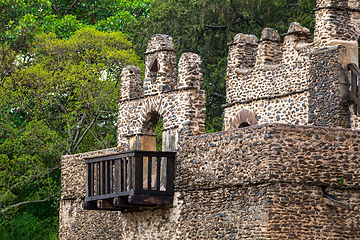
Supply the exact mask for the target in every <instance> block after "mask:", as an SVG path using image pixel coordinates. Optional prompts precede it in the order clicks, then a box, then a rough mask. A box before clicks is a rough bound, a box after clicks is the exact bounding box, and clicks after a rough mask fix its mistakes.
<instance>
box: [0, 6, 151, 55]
mask: <svg viewBox="0 0 360 240" xmlns="http://www.w3.org/2000/svg"><path fill="white" fill-rule="evenodd" d="M151 2H152V0H111V1H110V0H103V1H96V0H33V1H28V0H0V21H1V25H0V40H1V42H6V43H7V44H8V45H9V46H10V47H11V48H12V49H14V50H16V51H17V52H19V51H22V52H24V51H25V52H26V50H27V47H28V46H29V44H30V43H31V42H32V40H33V39H34V36H35V35H37V34H39V33H55V34H56V36H57V37H58V38H69V37H70V36H72V35H73V34H74V33H75V32H76V31H77V30H79V29H81V28H83V27H84V26H94V27H96V28H97V29H98V30H102V31H121V30H123V28H124V25H126V24H128V23H129V22H131V21H135V20H137V19H141V18H144V17H145V16H146V15H147V12H148V10H149V7H150V4H151Z"/></svg>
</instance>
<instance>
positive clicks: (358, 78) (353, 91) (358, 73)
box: [348, 63, 360, 114]
mask: <svg viewBox="0 0 360 240" xmlns="http://www.w3.org/2000/svg"><path fill="white" fill-rule="evenodd" d="M348 68H349V71H350V72H351V80H350V91H349V96H350V98H351V100H353V101H354V113H355V114H360V99H359V98H360V69H359V68H358V67H357V66H356V65H355V64H354V63H349V64H348Z"/></svg>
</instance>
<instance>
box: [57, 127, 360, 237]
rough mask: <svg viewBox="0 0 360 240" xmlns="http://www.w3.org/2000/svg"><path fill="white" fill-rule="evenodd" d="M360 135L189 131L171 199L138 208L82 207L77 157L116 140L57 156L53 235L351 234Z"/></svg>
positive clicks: (355, 231) (359, 191)
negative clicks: (165, 204)
mask: <svg viewBox="0 0 360 240" xmlns="http://www.w3.org/2000/svg"><path fill="white" fill-rule="evenodd" d="M358 136H359V133H358V132H354V131H352V130H344V129H339V128H338V129H334V128H325V127H310V126H309V127H305V126H290V125H281V124H273V125H267V124H266V125H258V126H252V127H248V128H242V129H238V130H235V131H227V132H219V133H213V134H206V135H198V136H190V137H186V138H184V139H182V140H180V141H179V150H178V157H177V162H176V177H175V191H176V192H175V196H174V197H175V199H174V204H173V206H172V207H171V208H168V209H147V210H145V209H144V210H143V211H139V212H124V213H121V212H116V211H115V212H112V211H90V210H83V209H82V207H81V205H82V202H83V199H84V196H85V185H84V183H85V178H86V171H85V164H84V163H83V161H82V158H84V157H87V156H95V155H99V154H107V153H110V152H114V151H116V150H115V149H109V150H102V151H96V152H91V153H84V154H78V155H72V156H64V157H63V160H62V173H63V177H62V184H63V185H62V186H63V189H64V190H65V191H63V193H62V198H61V206H60V238H61V239H149V238H154V239H209V238H221V237H223V238H225V239H254V238H261V239H297V238H299V239H302V238H307V237H309V236H312V237H313V238H321V239H334V238H337V239H344V238H353V239H358V238H359V236H360V227H359V226H360V215H359V210H360V202H359V201H360V180H359V179H360V178H359V176H360V170H359V169H360V168H359V167H360V153H359V149H358V148H359V140H358ZM318 149H321V151H318ZM342 178H343V179H344V184H343V185H341V186H339V183H340V182H341V181H342V180H341V179H342ZM324 193H326V194H329V195H330V194H331V195H334V196H335V197H336V198H338V199H339V200H341V202H339V201H334V200H330V199H329V198H326V197H324Z"/></svg>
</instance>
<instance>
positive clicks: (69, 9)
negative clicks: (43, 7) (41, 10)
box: [65, 0, 77, 15]
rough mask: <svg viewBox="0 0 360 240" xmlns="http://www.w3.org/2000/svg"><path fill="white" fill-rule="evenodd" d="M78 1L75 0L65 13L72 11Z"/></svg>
mask: <svg viewBox="0 0 360 240" xmlns="http://www.w3.org/2000/svg"><path fill="white" fill-rule="evenodd" d="M76 2H77V0H75V1H74V2H73V3H72V4H71V6H70V7H69V8H68V10H67V11H66V13H65V15H68V14H69V13H70V11H71V9H72V8H73V7H74V5H75V3H76Z"/></svg>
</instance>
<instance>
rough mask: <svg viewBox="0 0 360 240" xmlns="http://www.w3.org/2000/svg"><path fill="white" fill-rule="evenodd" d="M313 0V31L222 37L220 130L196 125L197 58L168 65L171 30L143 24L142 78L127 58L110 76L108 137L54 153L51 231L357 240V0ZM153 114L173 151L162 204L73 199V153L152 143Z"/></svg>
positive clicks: (80, 166) (77, 194)
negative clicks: (89, 204)
mask: <svg viewBox="0 0 360 240" xmlns="http://www.w3.org/2000/svg"><path fill="white" fill-rule="evenodd" d="M317 2H318V5H317V9H316V26H315V33H314V41H312V36H311V35H309V31H308V29H306V28H304V27H301V26H300V25H299V24H298V23H292V24H291V25H290V28H289V31H288V33H287V34H285V38H284V41H282V40H281V38H280V36H279V34H278V32H277V31H276V30H273V29H264V31H263V32H262V35H261V38H260V40H258V39H257V38H256V37H255V36H253V35H245V34H238V35H236V36H235V38H234V41H233V42H231V43H230V44H229V57H228V69H227V86H226V88H227V89H226V90H227V99H226V104H225V105H224V129H225V130H226V131H224V132H218V133H212V134H203V133H204V131H205V128H204V119H205V92H204V91H203V90H202V89H201V88H202V69H201V67H202V66H201V59H200V57H199V56H198V55H196V54H193V53H184V54H182V56H181V58H180V61H179V63H178V65H177V66H176V55H175V48H174V45H173V43H172V38H171V37H169V36H166V35H154V36H153V38H152V39H151V41H150V42H149V44H148V48H147V50H146V52H145V55H146V70H145V79H144V81H142V78H141V74H140V69H139V68H138V67H135V66H126V67H125V68H124V69H123V72H122V75H121V87H120V100H119V102H118V104H119V117H118V122H117V124H118V145H117V147H116V148H112V149H105V150H99V151H94V152H89V153H82V154H77V155H71V156H63V158H62V179H61V181H62V193H61V200H60V239H209V238H225V239H308V238H310V237H311V238H314V239H315V238H316V239H348V238H351V239H360V237H359V236H360V215H359V212H360V178H359V177H360V151H359V146H360V140H359V136H360V135H359V134H360V132H359V131H357V130H356V129H360V127H359V126H360V117H359V115H356V114H354V111H353V103H352V101H350V99H349V95H348V91H349V72H348V69H347V64H348V63H356V64H357V61H358V57H357V42H356V41H357V39H358V37H359V27H358V22H359V19H360V11H359V9H360V8H359V1H355V0H344V1H339V0H337V1H335V0H319V1H317ZM159 118H162V119H163V127H164V128H163V150H167V151H177V159H176V171H175V195H174V202H173V205H172V206H171V207H168V208H144V209H141V210H138V211H137V212H120V211H104V210H101V211H100V210H83V209H82V203H83V201H84V198H85V194H86V189H85V188H86V187H85V182H86V165H85V163H84V158H85V157H94V156H99V155H106V154H110V153H114V152H122V151H124V150H129V149H141V150H154V148H153V147H154V146H150V145H151V144H153V143H155V142H154V138H153V137H154V132H153V131H154V127H155V125H156V123H157V120H158V119H159ZM243 123H247V124H244V125H243ZM286 124H291V125H286ZM248 125H252V126H248ZM245 126H248V127H246V128H240V129H238V127H245ZM349 128H350V129H349Z"/></svg>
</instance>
